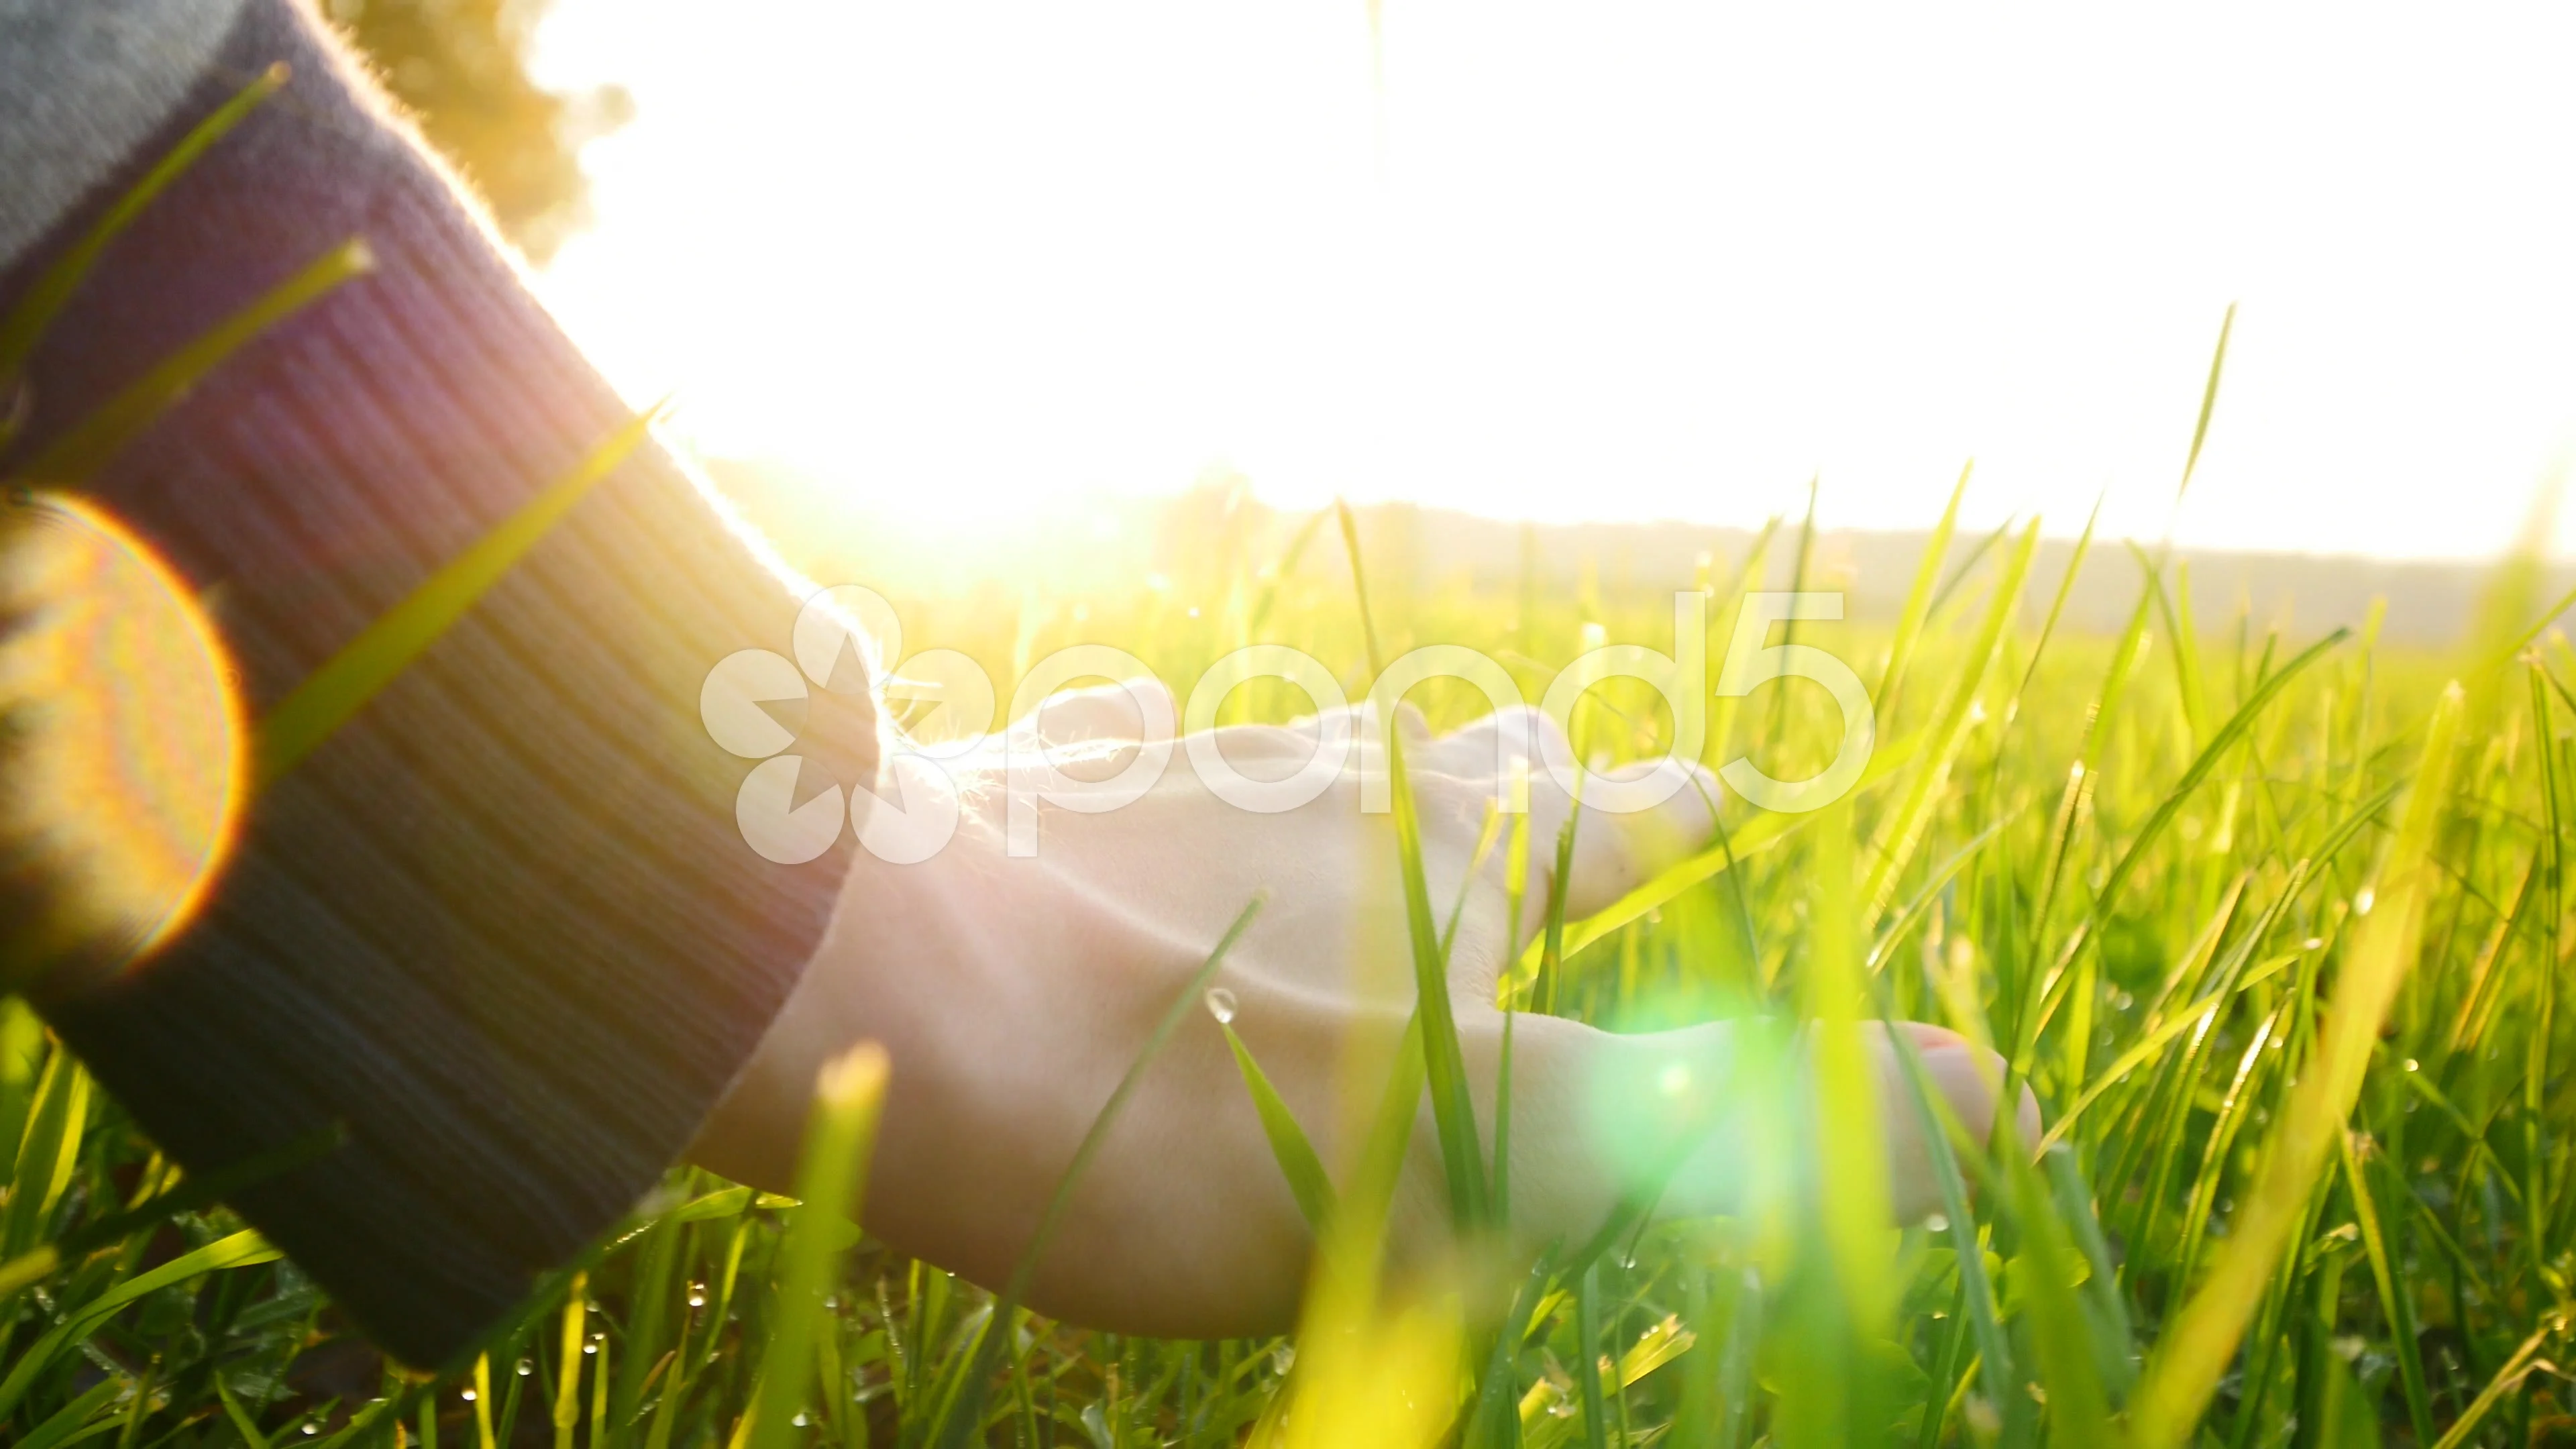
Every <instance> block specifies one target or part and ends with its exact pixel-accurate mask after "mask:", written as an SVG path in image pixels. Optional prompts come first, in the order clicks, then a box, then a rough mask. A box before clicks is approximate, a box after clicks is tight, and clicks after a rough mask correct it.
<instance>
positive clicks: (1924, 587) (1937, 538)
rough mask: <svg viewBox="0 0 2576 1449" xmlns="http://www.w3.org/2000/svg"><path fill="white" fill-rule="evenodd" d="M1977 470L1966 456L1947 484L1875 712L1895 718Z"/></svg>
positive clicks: (1889, 649) (1898, 626)
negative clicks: (1945, 503)
mask: <svg viewBox="0 0 2576 1449" xmlns="http://www.w3.org/2000/svg"><path fill="white" fill-rule="evenodd" d="M1976 471H1977V461H1976V459H1974V458H1971V459H1969V460H1968V462H1967V463H1966V465H1965V466H1963V467H1961V468H1960V469H1959V481H1958V482H1957V483H1955V484H1953V485H1951V488H1950V503H1949V506H1948V507H1946V508H1944V509H1942V510H1941V521H1940V522H1939V523H1936V524H1934V525H1933V526H1932V537H1931V539H1930V540H1929V541H1927V542H1926V543H1925V544H1924V545H1923V562H1922V563H1920V564H1918V565H1916V567H1915V570H1914V586H1913V588H1911V589H1909V590H1908V591H1907V592H1906V595H1905V608H1904V610H1903V611H1902V612H1900V613H1899V614H1898V615H1897V616H1896V638H1895V640H1894V641H1893V642H1892V643H1890V644H1889V645H1888V646H1887V668H1885V669H1884V670H1881V671H1880V672H1879V676H1878V689H1877V691H1876V694H1877V697H1878V715H1879V718H1881V719H1884V720H1887V721H1890V722H1891V723H1892V722H1893V721H1894V720H1895V719H1896V699H1897V691H1898V690H1899V689H1900V688H1902V687H1903V686H1904V684H1905V667H1906V666H1907V665H1908V664H1910V663H1912V662H1913V657H1914V641H1915V639H1916V638H1917V637H1918V636H1919V635H1921V634H1922V632H1923V620H1924V618H1925V616H1927V615H1928V614H1930V613H1931V612H1932V587H1933V585H1934V584H1936V583H1938V582H1939V581H1940V577H1941V560H1942V559H1943V558H1944V557H1946V556H1947V555H1948V554H1949V552H1950V535H1951V533H1952V531H1953V530H1955V529H1957V528H1958V526H1959V503H1960V500H1962V499H1964V498H1966V497H1967V496H1968V478H1969V476H1970V475H1971V474H1973V473H1975V472H1976Z"/></svg>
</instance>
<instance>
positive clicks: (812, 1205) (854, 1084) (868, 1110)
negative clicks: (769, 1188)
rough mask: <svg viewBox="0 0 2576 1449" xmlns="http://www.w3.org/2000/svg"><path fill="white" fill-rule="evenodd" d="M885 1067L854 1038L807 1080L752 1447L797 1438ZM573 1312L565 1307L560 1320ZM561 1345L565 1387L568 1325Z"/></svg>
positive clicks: (853, 1215)
mask: <svg viewBox="0 0 2576 1449" xmlns="http://www.w3.org/2000/svg"><path fill="white" fill-rule="evenodd" d="M888 1071H889V1066H888V1063H887V1059H886V1054H885V1049H884V1048H882V1047H880V1046H878V1045H877V1044H875V1043H874V1042H861V1043H860V1044H859V1045H857V1046H854V1047H852V1048H850V1050H849V1051H847V1052H845V1053H843V1054H842V1055H840V1056H838V1057H835V1058H833V1059H832V1060H831V1061H830V1062H829V1063H827V1064H825V1066H824V1067H823V1070H822V1072H821V1073H820V1074H819V1075H818V1076H817V1077H816V1078H815V1082H814V1107H813V1112H812V1114H811V1115H810V1116H809V1117H808V1118H807V1120H806V1124H805V1155H804V1160H803V1162H802V1163H801V1164H800V1165H799V1166H798V1168H797V1172H796V1197H797V1204H798V1205H797V1208H796V1211H795V1216H794V1217H793V1219H792V1220H791V1221H790V1223H789V1226H788V1230H787V1243H786V1247H785V1250H784V1251H783V1253H782V1254H781V1257H782V1258H783V1259H784V1260H785V1261H784V1262H783V1263H782V1264H781V1266H780V1268H779V1274H778V1321H777V1326H776V1327H775V1328H774V1329H772V1330H771V1337H770V1340H769V1344H768V1348H767V1351H766V1352H765V1353H764V1354H763V1355H762V1358H761V1369H760V1383H759V1387H758V1389H757V1391H756V1396H755V1399H754V1406H753V1408H752V1429H751V1437H750V1443H751V1446H752V1449H785V1446H787V1445H790V1444H794V1443H796V1442H798V1441H799V1440H801V1439H803V1438H804V1437H805V1436H803V1435H801V1434H798V1433H797V1432H796V1427H797V1426H796V1424H795V1420H796V1418H797V1417H798V1415H799V1414H800V1413H801V1412H802V1411H803V1409H804V1407H805V1405H806V1404H807V1403H808V1402H809V1401H810V1399H811V1396H812V1394H813V1392H814V1382H813V1379H814V1371H815V1366H816V1357H815V1350H816V1343H817V1340H819V1339H820V1338H821V1337H822V1335H824V1334H826V1333H830V1332H832V1331H834V1329H835V1328H836V1326H837V1325H836V1323H835V1322H834V1320H833V1318H832V1314H831V1310H830V1309H828V1308H825V1307H824V1306H823V1299H824V1295H825V1294H826V1293H828V1292H830V1290H831V1287H832V1285H833V1284H834V1283H835V1282H837V1281H839V1278H840V1264H841V1251H842V1244H843V1242H844V1241H845V1237H846V1234H845V1232H844V1225H846V1224H848V1223H850V1222H853V1221H855V1220H856V1219H857V1217H858V1210H859V1205H860V1204H861V1203H863V1202H864V1201H866V1198H867V1174H868V1159H869V1157H870V1155H871V1153H872V1151H873V1149H874V1147H875V1144H876V1133H877V1114H878V1112H879V1110H880V1109H881V1108H882V1107H883V1106H884V1103H885V1087H886V1076H887V1073H888ZM576 1301H577V1300H576ZM574 1311H575V1309H574V1308H572V1307H568V1308H567V1309H566V1310H565V1315H566V1319H567V1321H570V1318H571V1314H572V1313H573V1312H574ZM564 1341H565V1343H566V1344H567V1346H569V1347H571V1348H572V1350H573V1354H574V1358H573V1361H572V1365H570V1366H567V1367H566V1369H565V1371H564V1378H565V1380H566V1382H567V1384H569V1383H570V1382H571V1380H572V1372H573V1368H574V1367H577V1366H578V1364H579V1362H580V1348H579V1345H578V1342H577V1340H576V1339H575V1338H574V1336H573V1332H572V1331H567V1333H566V1335H565V1340H564ZM832 1391H834V1392H837V1388H834V1389H833V1390H832ZM566 1393H567V1396H569V1394H570V1390H569V1389H567V1390H566ZM561 1422H562V1421H561V1419H560V1418H558V1420H557V1423H558V1424H560V1423H561ZM567 1436H568V1431H567Z"/></svg>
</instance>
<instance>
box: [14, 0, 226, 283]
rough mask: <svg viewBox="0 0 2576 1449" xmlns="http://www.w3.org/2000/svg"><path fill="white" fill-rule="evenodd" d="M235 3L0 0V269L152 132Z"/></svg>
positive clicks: (201, 67)
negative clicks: (0, 179) (0, 182)
mask: <svg viewBox="0 0 2576 1449" xmlns="http://www.w3.org/2000/svg"><path fill="white" fill-rule="evenodd" d="M241 7H242V0H0V178H6V182H5V184H0V267H5V266H7V265H8V264H9V263H10V262H11V261H12V260H14V259H15V258H16V257H17V255H18V254H19V253H20V252H22V251H25V250H26V249H27V247H28V246H29V245H31V244H32V243H34V241H35V240H36V238H38V237H40V236H42V235H44V234H45V230H46V228H48V227H50V226H51V225H53V223H54V221H55V220H56V218H58V217H60V216H61V215H62V214H63V213H64V212H65V211H67V210H69V209H70V208H71V207H72V206H73V205H74V204H75V203H77V202H78V201H79V200H80V199H81V197H83V196H84V195H86V194H87V193H88V192H89V191H90V189H91V188H92V187H94V186H96V185H97V184H98V183H99V182H100V181H101V180H103V179H104V178H105V177H106V176H107V175H108V174H109V173H110V172H112V171H114V170H115V169H116V166H117V164H118V163H119V162H121V161H123V160H124V159H125V158H126V157H127V156H129V155H131V154H132V153H133V151H134V148H135V146H136V145H137V144H138V143H140V142H141V141H142V140H143V138H144V137H146V136H149V135H151V134H152V133H153V132H154V131H157V130H159V129H160V128H161V123H162V122H163V121H165V120H167V119H168V118H169V115H170V112H171V111H172V110H173V109H175V108H176V107H177V106H178V104H179V102H180V100H181V99H182V98H183V97H185V96H186V95H187V94H188V92H189V90H190V89H191V88H193V87H194V86H195V85H196V83H197V80H198V78H199V77H201V76H203V75H204V74H205V71H206V66H207V65H208V64H209V63H210V62H212V61H213V60H214V58H215V48H216V47H217V46H219V45H221V44H222V43H223V39H224V37H225V36H226V35H227V34H229V33H230V32H231V31H232V28H233V23H234V20H235V19H236V18H237V17H238V16H239V15H240V13H241Z"/></svg>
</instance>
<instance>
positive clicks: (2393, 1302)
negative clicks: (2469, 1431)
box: [2335, 1132, 2434, 1444]
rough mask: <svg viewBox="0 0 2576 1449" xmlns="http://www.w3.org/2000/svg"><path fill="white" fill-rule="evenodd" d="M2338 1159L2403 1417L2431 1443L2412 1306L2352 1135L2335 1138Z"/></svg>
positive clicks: (2428, 1402)
mask: <svg viewBox="0 0 2576 1449" xmlns="http://www.w3.org/2000/svg"><path fill="white" fill-rule="evenodd" d="M2335 1147H2336V1148H2337V1153H2336V1155H2337V1156H2338V1157H2339V1158H2340V1159H2341V1160H2342V1164H2343V1180H2344V1187H2345V1190H2346V1191H2348V1192H2349V1193H2350V1194H2351V1195H2352V1212H2353V1218H2354V1221H2355V1222H2357V1223H2358V1224H2359V1225H2360V1227H2361V1246H2362V1250H2363V1251H2364V1252H2365V1253H2366V1254H2367V1255H2368V1256H2369V1259H2370V1279H2371V1283H2372V1285H2373V1286H2375V1287H2377V1288H2378V1289H2379V1307H2380V1311H2381V1312H2383V1313H2385V1314H2387V1315H2388V1326H2389V1329H2390V1336H2391V1337H2392V1338H2393V1339H2394V1340H2395V1345H2396V1349H2397V1375H2398V1383H2399V1385H2400V1386H2401V1387H2402V1388H2403V1389H2404V1390H2405V1393H2406V1417H2407V1419H2408V1420H2409V1421H2410V1422H2411V1423H2412V1424H2413V1426H2414V1429H2415V1442H2416V1443H2418V1444H2430V1443H2432V1442H2433V1437H2434V1436H2433V1405H2432V1400H2431V1398H2430V1397H2429V1396H2428V1395H2427V1394H2426V1393H2425V1391H2424V1356H2423V1351H2422V1350H2421V1349H2420V1348H2418V1347H2417V1346H2416V1342H2415V1305H2414V1303H2413V1301H2412V1300H2411V1299H2409V1298H2408V1296H2407V1295H2406V1294H2405V1293H2404V1292H2403V1291H2402V1290H2401V1289H2400V1288H2399V1287H2398V1283H2397V1274H2396V1270H2395V1268H2394V1266H2393V1265H2392V1264H2391V1263H2390V1262H2389V1258H2388V1239H2387V1235H2386V1234H2384V1233H2382V1232H2381V1231H2380V1227H2379V1204H2378V1200H2377V1195H2376V1194H2374V1193H2373V1192H2372V1191H2371V1188H2370V1177H2369V1172H2368V1170H2367V1167H2366V1165H2365V1164H2364V1162H2363V1160H2362V1157H2361V1154H2360V1153H2358V1152H2356V1151H2354V1150H2353V1134H2351V1133H2349V1132H2346V1133H2341V1134H2339V1135H2338V1136H2337V1137H2336V1139H2335Z"/></svg>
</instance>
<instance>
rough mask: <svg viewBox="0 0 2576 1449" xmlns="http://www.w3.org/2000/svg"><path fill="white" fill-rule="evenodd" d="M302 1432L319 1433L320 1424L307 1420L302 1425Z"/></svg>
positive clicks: (320, 1430)
mask: <svg viewBox="0 0 2576 1449" xmlns="http://www.w3.org/2000/svg"><path fill="white" fill-rule="evenodd" d="M304 1432H305V1433H307V1434H319V1433H321V1432H322V1426H321V1425H319V1424H316V1423H313V1422H311V1421H309V1420H308V1421H306V1423H305V1425H304Z"/></svg>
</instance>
